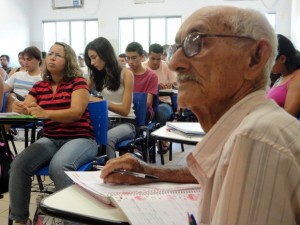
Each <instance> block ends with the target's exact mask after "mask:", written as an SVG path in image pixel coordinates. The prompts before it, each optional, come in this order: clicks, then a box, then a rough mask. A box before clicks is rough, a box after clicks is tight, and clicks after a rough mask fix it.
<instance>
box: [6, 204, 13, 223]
mask: <svg viewBox="0 0 300 225" xmlns="http://www.w3.org/2000/svg"><path fill="white" fill-rule="evenodd" d="M9 215H10V207H9V209H8V221H7V225H12V224H13V221H12V220H11V219H10V218H9Z"/></svg>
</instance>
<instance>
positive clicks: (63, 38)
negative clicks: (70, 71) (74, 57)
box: [56, 22, 71, 45]
mask: <svg viewBox="0 0 300 225" xmlns="http://www.w3.org/2000/svg"><path fill="white" fill-rule="evenodd" d="M56 29H57V33H56V36H57V40H58V41H60V42H65V43H66V44H69V45H70V44H71V43H70V28H69V22H57V23H56Z"/></svg>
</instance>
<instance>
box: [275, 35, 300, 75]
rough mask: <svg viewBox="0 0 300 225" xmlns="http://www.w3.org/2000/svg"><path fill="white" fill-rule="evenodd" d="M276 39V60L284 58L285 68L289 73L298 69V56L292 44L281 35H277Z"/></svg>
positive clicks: (299, 59) (299, 56)
mask: <svg viewBox="0 0 300 225" xmlns="http://www.w3.org/2000/svg"><path fill="white" fill-rule="evenodd" d="M277 39H278V54H277V57H276V59H278V58H279V57H280V56H281V55H284V56H285V57H286V61H285V66H286V69H287V71H288V72H289V73H292V72H294V71H295V70H297V69H300V55H299V51H297V50H296V49H295V47H294V45H293V43H292V42H291V41H290V40H289V39H288V38H286V37H285V36H283V35H282V34H277Z"/></svg>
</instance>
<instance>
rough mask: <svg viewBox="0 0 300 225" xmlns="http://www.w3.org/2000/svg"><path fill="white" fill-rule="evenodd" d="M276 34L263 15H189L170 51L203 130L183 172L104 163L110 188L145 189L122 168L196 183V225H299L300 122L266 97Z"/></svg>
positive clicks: (228, 11)
mask: <svg viewBox="0 0 300 225" xmlns="http://www.w3.org/2000/svg"><path fill="white" fill-rule="evenodd" d="M276 49H277V46H276V36H275V34H274V31H273V30H272V28H271V27H270V25H269V24H268V22H267V20H266V19H265V17H264V16H263V15H261V13H259V12H257V11H254V10H249V9H239V8H235V7H226V6H214V7H206V8H202V9H200V10H198V11H196V12H195V13H193V14H192V15H191V16H190V17H189V18H188V19H187V20H186V21H185V22H184V23H183V24H182V26H181V28H180V30H179V31H178V33H177V36H176V45H173V46H172V49H170V54H171V61H170V64H169V67H170V68H171V69H172V70H175V71H176V72H177V76H178V81H179V94H178V103H179V105H180V106H181V107H189V108H191V110H192V111H193V112H194V113H195V115H196V116H197V118H198V120H199V122H200V123H201V126H202V127H203V129H204V130H205V131H206V132H207V134H206V136H205V137H204V138H203V141H201V142H199V143H198V145H197V146H196V147H195V149H194V151H193V152H192V153H191V154H189V156H188V158H187V163H188V167H187V168H165V167H155V166H154V165H148V164H146V163H143V162H140V161H138V160H137V159H135V158H134V157H132V156H131V155H129V154H128V155H125V156H124V157H121V158H119V159H118V160H113V161H109V162H108V163H107V165H106V167H105V169H104V170H103V172H102V175H101V176H102V177H103V178H104V180H105V182H108V183H124V182H126V183H131V184H135V183H142V182H146V179H138V178H133V177H129V176H122V175H120V174H115V173H111V172H112V170H114V169H120V168H122V169H126V170H132V171H139V172H146V173H150V174H153V175H156V176H158V177H159V178H160V180H161V181H170V182H198V183H199V184H200V186H201V188H202V192H201V201H200V204H199V211H198V218H197V220H198V223H200V224H220V225H226V224H228V225H241V224H243V225H247V224H251V225H253V224H259V225H260V224H264V225H266V224H270V225H271V224H272V225H279V224H280V225H284V224H300V185H299V184H300V156H299V155H300V138H299V137H300V124H299V121H297V120H296V119H295V118H293V117H292V116H290V115H288V113H286V112H285V111H284V110H283V109H281V108H280V107H279V106H277V105H276V103H274V102H273V101H270V100H267V99H266V97H265V87H266V86H267V85H268V77H269V74H270V69H271V67H272V65H273V63H274V58H275V56H276Z"/></svg>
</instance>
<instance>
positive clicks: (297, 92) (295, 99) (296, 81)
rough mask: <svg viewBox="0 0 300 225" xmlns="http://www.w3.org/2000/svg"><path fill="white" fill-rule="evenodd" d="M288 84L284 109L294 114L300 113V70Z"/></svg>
mask: <svg viewBox="0 0 300 225" xmlns="http://www.w3.org/2000/svg"><path fill="white" fill-rule="evenodd" d="M296 73H297V74H296V75H295V77H293V78H292V80H291V81H290V83H289V84H288V91H287V95H286V100H285V104H284V109H285V110H286V111H287V112H288V113H290V114H291V115H293V116H296V117H297V116H299V115H300V70H298V71H297V72H296Z"/></svg>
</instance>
